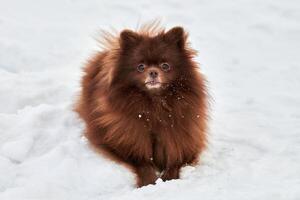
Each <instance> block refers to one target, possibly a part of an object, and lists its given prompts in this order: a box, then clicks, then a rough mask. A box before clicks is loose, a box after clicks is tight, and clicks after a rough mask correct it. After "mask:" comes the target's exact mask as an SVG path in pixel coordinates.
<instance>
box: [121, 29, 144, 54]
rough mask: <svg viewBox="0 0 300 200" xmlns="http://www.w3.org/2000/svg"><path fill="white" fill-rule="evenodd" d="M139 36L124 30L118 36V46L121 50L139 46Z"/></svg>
mask: <svg viewBox="0 0 300 200" xmlns="http://www.w3.org/2000/svg"><path fill="white" fill-rule="evenodd" d="M140 41H141V36H140V35H139V34H137V33H135V32H133V31H131V30H124V31H122V32H121V34H120V46H121V48H122V49H128V48H131V47H134V46H136V45H138V44H139V42H140Z"/></svg>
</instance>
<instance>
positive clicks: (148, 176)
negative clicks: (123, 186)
mask: <svg viewBox="0 0 300 200" xmlns="http://www.w3.org/2000/svg"><path fill="white" fill-rule="evenodd" d="M136 174H137V186H138V187H142V186H145V185H149V184H155V181H156V179H157V176H156V173H155V168H154V167H153V166H152V165H140V166H136Z"/></svg>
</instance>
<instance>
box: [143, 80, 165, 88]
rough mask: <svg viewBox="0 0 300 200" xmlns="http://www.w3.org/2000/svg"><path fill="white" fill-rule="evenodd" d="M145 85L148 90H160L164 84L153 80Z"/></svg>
mask: <svg viewBox="0 0 300 200" xmlns="http://www.w3.org/2000/svg"><path fill="white" fill-rule="evenodd" d="M145 85H146V87H147V88H148V89H153V88H160V87H161V85H162V83H161V82H159V81H156V80H151V81H147V82H146V83H145Z"/></svg>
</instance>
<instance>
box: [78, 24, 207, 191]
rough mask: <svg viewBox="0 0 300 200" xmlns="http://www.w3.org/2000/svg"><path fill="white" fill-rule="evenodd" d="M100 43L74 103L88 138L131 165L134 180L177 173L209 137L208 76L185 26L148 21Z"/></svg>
mask: <svg viewBox="0 0 300 200" xmlns="http://www.w3.org/2000/svg"><path fill="white" fill-rule="evenodd" d="M102 44H104V46H103V47H104V50H103V51H101V52H98V53H97V54H96V55H95V56H94V57H93V58H92V59H91V60H90V61H89V62H88V64H87V65H86V67H85V70H84V71H85V75H84V77H83V80H82V92H81V96H80V99H79V102H78V104H77V106H76V111H77V112H78V113H79V115H80V117H81V118H82V119H83V120H84V121H85V123H86V131H85V135H86V137H87V138H88V140H89V141H90V143H91V144H92V145H93V146H94V147H96V148H98V149H99V150H101V151H102V152H105V154H106V155H109V156H110V157H111V158H113V159H114V160H116V161H118V162H121V163H125V164H127V165H128V166H130V167H131V169H133V170H134V172H135V173H136V175H137V186H138V187H141V186H145V185H148V184H154V183H155V181H156V179H157V178H159V177H160V178H161V179H162V180H164V181H165V180H171V179H178V178H179V172H180V169H181V167H182V166H185V165H187V164H194V163H195V162H196V161H197V160H198V159H197V158H198V156H199V154H200V153H201V152H202V151H203V150H204V148H205V144H206V127H207V120H206V119H207V94H206V87H205V80H204V77H203V75H201V73H200V72H199V68H198V65H197V64H196V62H194V61H193V57H194V56H195V55H196V53H195V51H194V50H192V49H191V48H190V47H189V45H188V43H187V33H186V32H185V31H184V29H183V28H181V27H174V28H172V29H170V30H168V31H165V30H164V29H161V28H159V27H157V25H155V24H152V25H146V26H143V27H142V28H141V29H140V30H138V31H131V30H123V31H122V32H121V33H119V34H116V35H112V34H110V33H105V34H104V36H103V37H102ZM156 172H160V174H161V176H158V175H157V173H156Z"/></svg>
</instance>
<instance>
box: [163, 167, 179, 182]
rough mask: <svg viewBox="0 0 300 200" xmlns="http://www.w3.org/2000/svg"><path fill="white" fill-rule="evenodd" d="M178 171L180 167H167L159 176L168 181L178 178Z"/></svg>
mask: <svg viewBox="0 0 300 200" xmlns="http://www.w3.org/2000/svg"><path fill="white" fill-rule="evenodd" d="M179 171H180V167H171V168H169V169H166V170H165V171H164V172H163V175H162V176H161V179H162V180H163V181H168V180H172V179H179Z"/></svg>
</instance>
